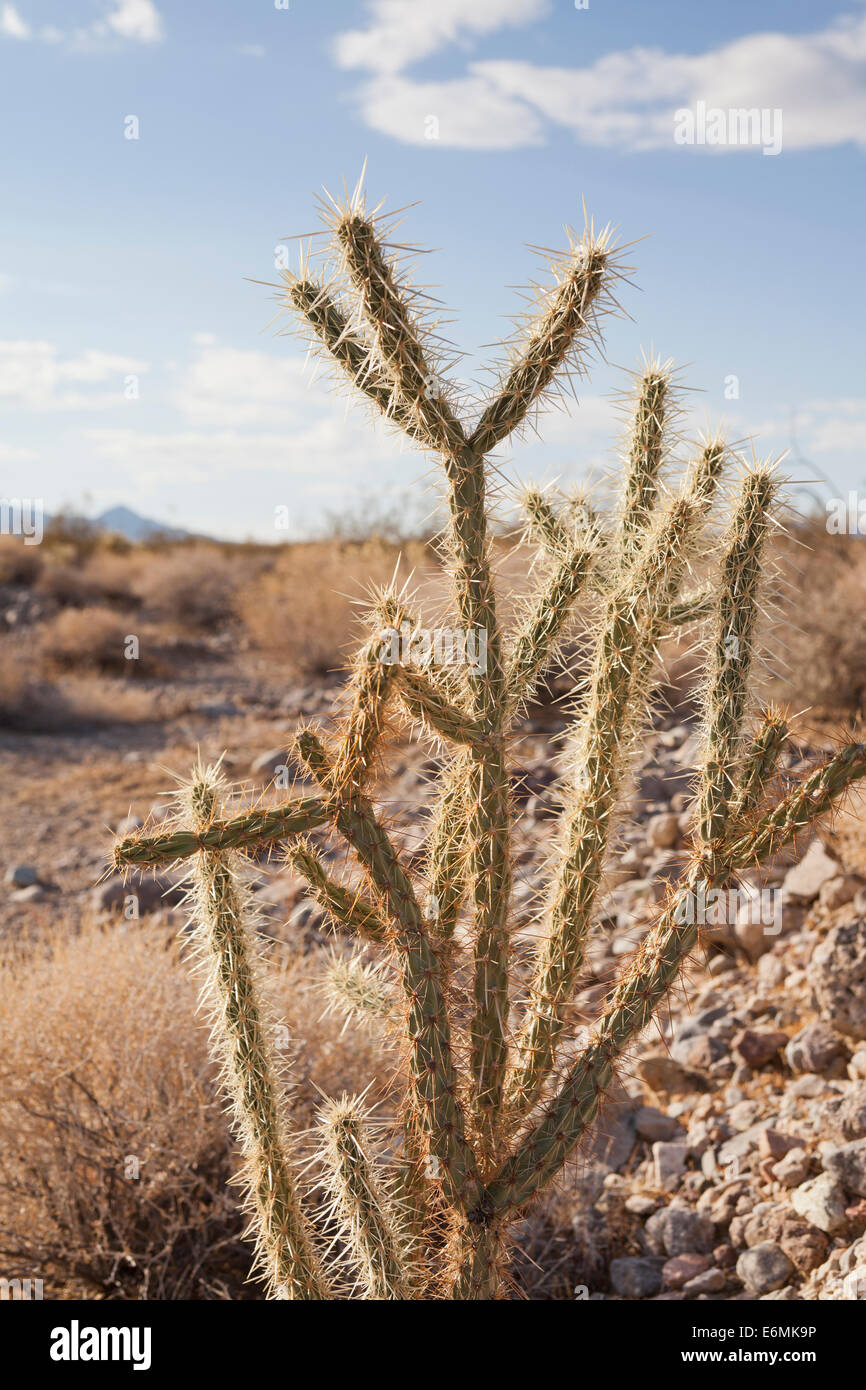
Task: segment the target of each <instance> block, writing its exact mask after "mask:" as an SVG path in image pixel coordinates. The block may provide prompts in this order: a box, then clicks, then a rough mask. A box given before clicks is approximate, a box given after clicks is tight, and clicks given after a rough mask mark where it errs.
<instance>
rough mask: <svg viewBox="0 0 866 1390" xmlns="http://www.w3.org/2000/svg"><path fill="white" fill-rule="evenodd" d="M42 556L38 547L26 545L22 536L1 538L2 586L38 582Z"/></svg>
mask: <svg viewBox="0 0 866 1390" xmlns="http://www.w3.org/2000/svg"><path fill="white" fill-rule="evenodd" d="M41 569H42V555H41V554H40V551H39V547H38V546H36V545H25V544H24V538H23V537H22V536H0V584H25V585H28V586H29V585H31V584H34V583H35V582H36V579H37V578H38V576H39V572H40V570H41Z"/></svg>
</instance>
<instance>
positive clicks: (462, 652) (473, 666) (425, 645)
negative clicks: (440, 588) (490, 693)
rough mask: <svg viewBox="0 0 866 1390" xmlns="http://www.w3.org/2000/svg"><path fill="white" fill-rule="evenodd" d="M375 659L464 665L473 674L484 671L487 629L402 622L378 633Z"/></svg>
mask: <svg viewBox="0 0 866 1390" xmlns="http://www.w3.org/2000/svg"><path fill="white" fill-rule="evenodd" d="M379 660H380V661H381V662H382V664H383V666H399V665H404V666H408V665H410V664H414V665H417V666H428V665H430V664H431V663H432V664H433V665H434V666H468V667H469V669H470V670H471V671H474V672H475V673H476V674H480V673H483V672H484V671H486V670H487V632H486V630H485V629H484V628H483V627H471V628H469V629H468V631H467V630H466V629H465V628H462V627H437V628H433V629H431V628H426V627H413V626H412V624H411V623H403V624H402V625H401V626H400V627H399V628H396V627H388V628H386V629H385V631H384V632H383V634H382V644H381V646H380V648H379Z"/></svg>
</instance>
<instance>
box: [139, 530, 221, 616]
mask: <svg viewBox="0 0 866 1390" xmlns="http://www.w3.org/2000/svg"><path fill="white" fill-rule="evenodd" d="M140 588H141V594H142V597H143V598H144V600H145V602H146V603H147V604H148V606H149V607H151V608H152V609H153V610H154V611H155V612H156V614H157V615H158V616H159V617H160V618H163V619H165V620H166V621H170V622H173V623H176V624H178V625H179V626H181V627H187V628H212V627H219V626H221V625H222V624H224V623H225V622H227V621H228V620H229V619H230V618H231V617H233V616H234V611H235V598H236V591H237V578H236V575H235V573H234V565H233V564H232V563H231V562H230V561H229V559H228V557H227V555H225V554H223V553H222V551H221V550H220V549H219V547H217V546H179V547H177V548H174V549H165V550H159V549H157V550H154V551H153V552H152V554H151V557H150V560H149V563H148V566H147V568H146V570H145V572H144V574H143V576H142V578H141V582H140Z"/></svg>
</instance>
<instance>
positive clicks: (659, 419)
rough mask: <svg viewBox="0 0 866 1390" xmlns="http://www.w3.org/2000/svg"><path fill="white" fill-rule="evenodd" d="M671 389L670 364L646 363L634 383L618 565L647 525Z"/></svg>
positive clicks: (627, 557) (633, 550)
mask: <svg viewBox="0 0 866 1390" xmlns="http://www.w3.org/2000/svg"><path fill="white" fill-rule="evenodd" d="M670 390H671V370H670V364H669V363H665V364H661V363H658V362H655V361H652V362H649V363H648V364H647V366H646V367H645V368H644V370H643V372H642V373H641V375H640V376H639V377H638V382H637V393H636V394H637V399H636V401H635V409H634V418H633V421H632V426H631V433H630V440H629V450H628V459H627V464H626V471H625V485H624V488H623V497H622V501H621V504H620V511H621V518H620V531H619V551H620V566H621V568H623V569H625V568H627V567H628V565H629V564H631V562H632V560H633V559H634V558H635V555H636V554H637V552H638V550H639V549H640V545H641V542H642V541H643V539H644V536H645V535H646V529H647V527H648V526H649V524H650V520H651V516H652V509H653V506H654V504H655V501H656V498H657V496H658V481H659V473H660V471H661V467H662V463H663V461H664V457H665V417H666V414H667V408H668V401H669V397H670Z"/></svg>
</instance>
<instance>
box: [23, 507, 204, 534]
mask: <svg viewBox="0 0 866 1390" xmlns="http://www.w3.org/2000/svg"><path fill="white" fill-rule="evenodd" d="M63 519H65V520H67V521H70V522H74V523H75V524H76V525H81V526H85V527H88V528H91V529H92V530H94V531H110V532H111V533H112V534H113V535H115V536H123V537H124V539H126V540H128V541H149V540H153V538H154V536H161V537H165V539H166V540H170V541H184V540H189V539H199V540H204V539H206V538H205V537H204V536H200V535H199V533H198V532H195V531H185V530H184V529H183V528H182V527H180V526H169V525H168V523H167V522H165V521H154V520H153V519H152V518H151V517H149V516H141V515H140V513H139V512H134V511H133V510H132V508H131V507H108V508H107V509H106V510H105V511H104V512H101V513H100V515H99V516H93V517H84V516H79V515H77V513H70V512H66V513H63ZM55 520H56V521H59V520H61V517H52V516H46V517H45V522H46V524H48V523H49V522H51V521H55Z"/></svg>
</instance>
